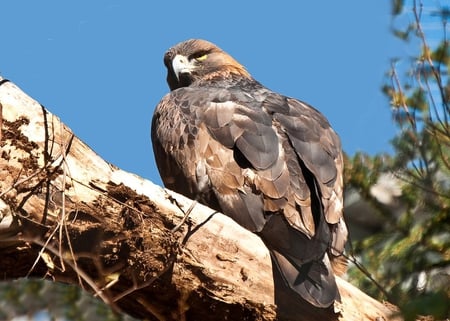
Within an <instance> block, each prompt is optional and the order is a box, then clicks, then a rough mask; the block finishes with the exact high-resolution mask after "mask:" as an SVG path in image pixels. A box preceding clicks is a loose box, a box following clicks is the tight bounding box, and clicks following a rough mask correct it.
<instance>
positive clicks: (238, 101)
mask: <svg viewBox="0 0 450 321" xmlns="http://www.w3.org/2000/svg"><path fill="white" fill-rule="evenodd" d="M186 48H187V49H186ZM196 52H202V53H206V54H207V55H208V57H207V58H206V59H205V60H204V61H205V62H203V61H202V62H201V63H200V62H197V61H194V60H192V64H193V66H190V67H189V68H190V69H189V70H190V74H189V75H187V76H185V77H182V75H176V74H174V71H173V69H172V67H171V59H174V57H176V56H177V55H184V56H186V57H190V56H195V53H196ZM210 56H211V58H210ZM208 59H210V61H208ZM165 63H166V66H167V68H168V83H169V86H170V87H171V89H172V91H171V92H170V93H169V94H167V95H166V96H165V97H164V98H163V99H162V100H161V102H160V103H159V104H158V106H157V108H156V110H155V113H154V116H153V121H152V142H153V149H154V153H155V158H156V162H157V165H158V169H159V171H160V174H161V177H162V180H163V182H164V184H165V185H166V186H167V187H168V188H170V189H173V190H175V191H177V192H180V193H182V194H184V195H186V196H188V197H191V198H193V199H197V200H199V201H200V202H202V203H204V204H206V205H208V206H210V207H212V208H214V209H216V210H218V211H221V212H223V213H224V214H226V215H228V216H230V217H232V218H233V219H234V220H235V221H237V222H238V223H239V224H241V225H242V226H244V227H245V228H247V229H249V230H250V231H253V232H255V233H258V235H260V236H261V238H262V239H263V241H264V242H265V244H266V245H267V246H268V248H269V249H270V251H271V254H272V258H273V260H274V263H275V265H276V266H277V267H278V268H279V269H280V271H281V274H282V275H283V278H284V280H285V282H286V284H287V285H288V286H289V287H290V288H291V289H292V290H294V291H295V292H297V293H298V294H300V295H301V296H302V297H303V298H304V299H305V300H307V301H308V302H310V303H311V304H313V305H315V306H318V307H327V306H329V305H331V304H332V303H333V302H334V300H336V299H338V298H339V293H338V291H337V287H336V283H335V280H334V275H333V272H332V268H331V266H332V264H330V260H329V259H331V260H333V259H334V258H336V257H339V256H340V255H341V254H342V252H343V250H344V245H345V242H346V239H347V229H346V227H345V222H344V220H343V214H342V211H343V202H342V197H343V187H342V184H343V181H342V171H343V159H342V152H341V144H340V140H339V138H338V136H337V134H336V133H335V132H334V130H333V129H332V128H331V126H330V124H329V123H328V121H327V120H326V118H325V117H324V116H323V115H322V114H321V113H320V112H319V111H318V110H316V109H314V108H313V107H311V106H309V105H308V104H306V103H304V102H302V101H299V100H297V99H294V98H290V97H286V96H283V95H280V94H278V93H275V92H273V91H271V90H269V89H267V88H266V87H264V86H262V85H261V84H260V83H259V82H257V81H256V80H254V79H253V78H252V77H251V76H250V75H249V74H248V73H247V72H246V71H245V69H244V68H243V67H242V66H241V65H239V64H238V63H237V62H236V61H235V60H234V59H233V58H231V57H230V56H229V55H228V54H226V53H225V52H223V51H222V50H220V49H219V48H218V47H216V46H214V45H212V44H211V43H209V42H206V41H202V40H189V41H187V44H186V43H182V44H179V45H177V46H175V47H173V48H171V49H170V50H169V51H168V52H167V53H166V56H165ZM203 64H205V65H203ZM180 79H183V83H182V84H181V83H180V82H181V80H180Z"/></svg>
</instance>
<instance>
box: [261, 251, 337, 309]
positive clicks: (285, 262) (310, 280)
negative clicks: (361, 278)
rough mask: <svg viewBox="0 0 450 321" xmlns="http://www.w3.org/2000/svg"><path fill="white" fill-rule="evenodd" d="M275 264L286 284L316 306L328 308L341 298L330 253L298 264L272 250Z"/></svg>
mask: <svg viewBox="0 0 450 321" xmlns="http://www.w3.org/2000/svg"><path fill="white" fill-rule="evenodd" d="M270 252H271V255H272V259H273V262H274V264H275V265H276V267H277V268H278V270H279V271H280V274H281V276H282V277H283V279H284V281H285V283H286V285H287V286H288V287H289V288H290V289H292V290H293V291H295V292H296V293H298V294H299V295H300V296H301V297H302V298H303V299H304V300H306V301H308V302H309V303H311V304H312V305H314V306H317V307H320V308H326V307H329V306H330V305H332V304H333V302H334V301H335V300H340V296H339V291H338V288H337V285H336V280H335V278H334V275H333V272H332V269H331V265H330V261H329V259H328V255H327V254H324V256H323V259H322V260H314V261H311V262H308V263H305V264H303V265H301V266H298V265H297V264H296V263H295V262H294V261H293V260H289V259H287V258H286V257H285V256H283V255H282V254H280V253H279V252H277V251H275V250H271V251H270Z"/></svg>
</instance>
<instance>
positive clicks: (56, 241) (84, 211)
mask: <svg viewBox="0 0 450 321" xmlns="http://www.w3.org/2000/svg"><path fill="white" fill-rule="evenodd" d="M0 106H1V107H0V111H1V113H0V114H1V117H0V124H1V126H2V127H1V130H2V132H1V136H0V139H1V140H0V146H1V157H0V256H1V260H0V271H1V275H2V277H3V278H4V279H16V278H21V277H38V278H47V279H51V280H54V281H59V282H65V283H71V284H78V285H79V286H80V287H82V288H84V289H86V290H88V291H90V292H92V293H94V294H96V295H98V296H100V297H101V298H102V299H103V300H105V301H106V302H107V303H109V304H110V305H111V306H113V307H114V308H116V309H117V310H120V311H123V312H125V313H128V314H130V315H133V316H135V317H138V318H146V319H149V320H225V319H227V320H278V319H292V320H389V319H392V320H394V319H395V320H400V318H398V317H394V316H393V315H394V314H395V313H396V309H395V308H392V307H390V306H388V305H385V304H383V303H380V302H377V301H376V300H374V299H372V298H370V297H369V296H367V295H366V294H364V293H363V292H361V291H360V290H358V289H357V288H355V287H353V286H352V285H350V284H349V283H347V282H346V281H344V280H342V279H338V284H339V288H340V292H341V296H342V304H336V305H335V306H334V307H332V308H331V309H329V310H320V309H313V308H312V307H311V306H309V305H308V304H306V303H304V304H303V303H299V301H298V300H295V299H294V298H292V297H291V296H289V295H285V294H284V293H283V291H282V290H279V289H278V286H277V285H274V281H273V280H274V277H273V275H272V268H271V261H270V256H269V254H268V251H267V250H266V248H265V247H264V245H263V243H262V242H261V240H260V239H259V238H258V237H257V236H255V235H254V234H252V233H250V232H248V231H246V230H244V229H243V228H241V227H240V226H239V225H237V224H236V223H234V222H233V221H232V220H231V219H229V218H227V217H225V216H224V215H222V214H220V213H215V212H213V211H212V210H211V209H208V208H206V207H204V206H202V205H199V204H197V205H196V206H195V208H194V209H193V211H192V213H191V214H190V215H189V218H188V220H187V222H185V223H184V224H183V225H182V226H181V228H179V229H175V231H172V229H173V228H174V227H175V226H177V224H179V223H180V221H181V220H182V218H183V216H184V214H183V212H182V210H181V209H183V210H188V208H189V207H190V205H191V204H192V201H191V200H188V199H186V198H184V197H182V196H180V195H177V194H175V193H173V192H170V191H166V190H164V189H162V188H161V187H159V186H156V185H154V184H152V183H151V182H149V181H146V180H144V179H142V178H140V177H138V176H136V175H133V174H131V173H127V172H124V171H122V170H120V169H119V168H117V167H115V166H113V165H112V164H109V163H108V162H106V161H105V160H103V159H101V158H100V157H99V156H98V155H97V154H96V153H95V152H94V151H92V150H91V149H90V148H89V147H88V146H87V145H86V144H85V143H83V142H82V141H80V140H79V139H78V138H77V137H76V136H75V135H74V134H73V133H72V131H71V130H70V129H69V128H68V127H67V126H66V125H64V124H62V123H61V122H60V120H59V118H58V117H56V116H55V115H52V114H51V113H50V112H49V111H47V110H46V109H45V108H44V107H43V106H41V105H40V104H39V103H38V102H36V101H35V100H33V99H31V98H30V97H28V96H27V95H26V94H24V93H23V92H22V91H21V90H20V89H19V88H18V87H17V86H16V85H14V84H13V83H12V82H9V81H7V80H5V79H2V78H0ZM142 148H150V143H149V146H143V147H142ZM180 208H181V209H180ZM275 277H276V276H275ZM275 303H277V304H278V308H276V305H275Z"/></svg>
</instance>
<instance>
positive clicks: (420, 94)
mask: <svg viewBox="0 0 450 321" xmlns="http://www.w3.org/2000/svg"><path fill="white" fill-rule="evenodd" d="M392 5H393V13H394V19H395V16H397V15H400V14H410V15H411V17H410V18H411V19H413V20H415V23H414V24H410V25H407V26H405V29H403V30H400V29H399V30H394V34H395V35H397V36H398V35H399V34H402V35H403V36H401V37H400V38H401V39H403V40H407V39H409V37H410V36H411V35H414V37H416V38H417V39H418V41H419V42H418V43H419V44H420V46H421V47H420V48H418V52H417V57H416V59H413V60H412V61H413V62H412V64H411V69H409V70H403V71H399V70H397V68H396V64H395V63H393V64H392V68H391V70H390V71H389V72H388V73H387V77H386V83H385V85H384V86H383V87H382V91H383V92H384V93H385V94H386V96H387V97H388V98H389V99H390V102H391V108H392V114H393V119H394V121H395V123H396V124H397V125H398V133H397V135H396V136H395V137H394V138H393V139H392V145H393V147H394V150H395V153H394V155H393V156H392V157H386V156H383V157H382V158H381V157H380V156H374V157H370V156H368V155H363V154H360V155H356V156H355V157H353V159H351V160H350V166H348V167H347V173H346V182H347V184H348V185H349V186H351V187H353V188H356V189H358V191H360V194H361V196H362V197H363V198H365V199H366V200H367V201H369V202H370V203H371V204H372V205H374V208H376V209H378V210H379V211H380V212H382V214H383V217H385V218H386V219H387V221H386V222H387V224H385V225H384V227H383V229H382V231H381V232H380V233H377V234H374V235H372V236H370V237H368V238H366V239H363V240H359V241H357V242H355V244H354V245H353V247H354V251H355V254H356V255H357V256H358V257H359V259H360V260H361V262H362V263H363V265H364V266H365V267H366V268H367V270H368V271H369V272H370V273H371V275H372V277H373V278H374V279H375V280H376V281H377V282H378V283H379V285H381V286H382V288H383V289H384V291H385V292H384V293H383V292H382V291H380V290H379V289H378V287H377V286H375V284H374V283H373V282H370V281H369V280H368V279H367V277H365V276H364V274H363V273H362V272H360V271H358V270H357V269H356V268H353V269H351V270H350V272H349V274H350V277H351V278H352V280H354V281H355V282H357V284H358V286H359V287H360V288H361V289H362V290H363V291H365V292H367V293H369V294H371V295H373V296H374V297H376V298H378V299H388V300H390V301H391V302H393V303H395V304H398V305H399V306H400V308H401V310H402V312H403V313H404V315H405V319H406V320H414V319H415V317H416V316H417V315H434V316H435V317H436V318H441V319H442V318H445V317H447V316H448V314H449V312H450V299H449V297H450V275H449V273H450V272H449V271H450V123H449V119H450V109H449V97H450V96H449V93H450V82H449V78H448V75H447V70H448V68H449V63H450V49H449V42H448V40H447V39H446V31H448V27H447V24H446V21H447V20H446V19H448V18H449V10H448V8H430V7H424V6H423V5H422V3H419V2H418V1H417V2H416V1H412V2H411V1H406V3H405V2H403V1H396V0H392ZM406 8H407V9H408V11H407V10H406ZM404 12H406V13H404ZM427 14H428V16H427V18H430V16H431V15H432V14H434V17H435V20H433V21H434V22H439V21H440V22H441V23H442V28H443V29H442V32H441V33H439V34H440V35H441V36H442V39H441V42H440V43H439V45H437V46H436V48H431V47H429V46H428V44H427V30H426V29H425V31H424V26H423V25H422V20H421V19H422V18H423V17H425V16H426V15H427ZM411 19H410V20H411ZM411 26H413V28H412V27H411ZM445 28H447V30H444V29H445ZM412 32H413V33H412ZM429 32H431V31H429ZM433 32H434V34H433V35H434V36H436V31H433ZM405 35H407V36H405ZM380 159H382V160H383V165H380V164H379V163H380ZM380 171H381V172H391V173H393V174H394V175H395V176H396V178H397V180H398V183H399V184H400V185H401V188H402V195H401V196H400V197H399V199H398V202H400V203H401V204H402V211H401V212H399V211H392V210H390V209H389V208H387V207H384V206H382V205H380V204H379V203H378V202H377V200H376V199H375V198H374V197H373V196H372V195H371V193H370V189H371V187H372V186H373V184H374V183H375V182H376V179H377V177H378V176H379V175H380ZM386 294H387V296H388V297H386Z"/></svg>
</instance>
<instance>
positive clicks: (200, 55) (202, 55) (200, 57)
mask: <svg viewBox="0 0 450 321" xmlns="http://www.w3.org/2000/svg"><path fill="white" fill-rule="evenodd" d="M190 58H191V59H195V60H196V61H198V62H202V61H205V60H206V58H208V53H207V52H204V51H200V52H197V53H195V54H193V55H192V56H191V57H190Z"/></svg>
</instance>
